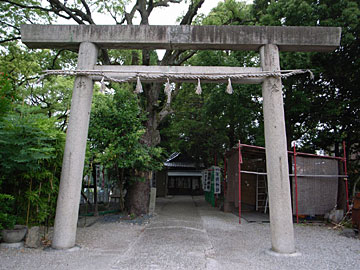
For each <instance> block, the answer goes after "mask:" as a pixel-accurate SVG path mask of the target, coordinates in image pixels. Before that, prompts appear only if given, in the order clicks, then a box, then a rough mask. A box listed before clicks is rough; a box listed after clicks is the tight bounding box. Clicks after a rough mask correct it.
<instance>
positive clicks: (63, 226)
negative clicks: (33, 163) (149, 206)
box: [52, 42, 98, 249]
mask: <svg viewBox="0 0 360 270" xmlns="http://www.w3.org/2000/svg"><path fill="white" fill-rule="evenodd" d="M97 55H98V49H97V47H96V45H95V44H93V43H90V42H82V43H81V44H80V47H79V55H78V65H77V70H90V69H92V68H93V67H94V65H95V64H96V60H97ZM93 87H94V83H93V80H92V79H91V78H89V77H86V76H77V77H76V78H75V82H74V91H73V95H72V100H71V108H70V118H69V124H68V129H67V133H66V142H65V151H64V157H63V165H62V171H61V180H60V188H59V195H58V201H57V207H56V216H55V227H54V237H53V241H52V247H53V248H55V249H68V248H72V247H74V246H75V240H76V227H77V221H78V211H79V202H80V193H81V184H82V178H83V169H84V161H85V151H86V141H87V135H88V130H89V120H90V110H91V102H92V95H93Z"/></svg>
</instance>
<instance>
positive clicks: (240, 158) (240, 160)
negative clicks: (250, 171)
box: [238, 140, 242, 224]
mask: <svg viewBox="0 0 360 270" xmlns="http://www.w3.org/2000/svg"><path fill="white" fill-rule="evenodd" d="M241 163H242V157H241V147H240V140H239V163H238V165H239V166H238V167H239V224H241Z"/></svg>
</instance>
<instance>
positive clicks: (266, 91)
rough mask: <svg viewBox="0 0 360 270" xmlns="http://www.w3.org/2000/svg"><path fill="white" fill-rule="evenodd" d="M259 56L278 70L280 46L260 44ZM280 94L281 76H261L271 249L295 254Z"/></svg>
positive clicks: (263, 63)
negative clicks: (262, 78) (262, 80)
mask: <svg viewBox="0 0 360 270" xmlns="http://www.w3.org/2000/svg"><path fill="white" fill-rule="evenodd" d="M260 56H261V67H262V69H263V71H280V59H279V49H278V47H277V46H276V45H273V44H267V45H264V46H262V47H261V48H260ZM282 94H283V92H282V83H281V78H280V77H268V78H266V79H265V80H264V82H263V84H262V96H263V110H264V126H265V144H266V169H267V176H268V194H269V207H270V228H271V243H272V251H274V252H275V253H278V254H294V253H295V244H294V228H293V221H292V211H291V198H290V183H289V168H288V154H287V143H286V132H285V117H284V105H283V96H282Z"/></svg>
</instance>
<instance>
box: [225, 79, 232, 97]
mask: <svg viewBox="0 0 360 270" xmlns="http://www.w3.org/2000/svg"><path fill="white" fill-rule="evenodd" d="M226 93H228V94H230V95H231V94H232V93H234V90H233V88H232V85H231V79H230V78H229V79H228V85H227V87H226Z"/></svg>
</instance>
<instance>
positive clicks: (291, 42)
mask: <svg viewBox="0 0 360 270" xmlns="http://www.w3.org/2000/svg"><path fill="white" fill-rule="evenodd" d="M340 34H341V29H340V28H335V27H276V26H274V27H271V26H269V27H268V26H97V25H66V26H65V25H23V26H22V27H21V36H22V42H23V43H25V44H26V45H27V46H28V47H29V48H49V49H59V48H62V49H64V48H65V49H72V50H78V51H79V54H78V65H77V70H78V71H81V70H86V71H91V70H93V71H99V72H104V73H106V72H107V74H110V72H111V74H117V75H115V76H118V77H119V78H121V77H126V76H128V75H129V74H130V75H132V76H135V77H136V74H139V73H141V72H150V71H152V72H155V73H156V72H157V73H161V72H163V73H166V72H168V73H175V74H176V73H182V74H194V73H196V72H197V73H199V74H205V75H206V74H213V73H214V71H216V72H217V73H221V74H224V75H226V74H234V73H239V74H240V73H254V72H279V71H280V61H279V51H303V52H305V51H306V52H309V51H318V52H330V51H333V50H334V49H336V48H337V47H338V46H339V45H340ZM100 48H103V49H171V50H187V49H193V50H254V51H260V56H261V68H233V67H231V68H230V67H221V68H220V67H155V66H154V67H135V68H134V67H131V66H128V67H126V66H116V67H115V66H97V65H96V61H97V53H98V49H100ZM114 72H115V73H114ZM116 72H117V73H116ZM119 74H120V75H119ZM121 74H122V75H121ZM124 74H127V75H124ZM95 79H101V77H100V78H99V77H98V78H96V76H83V75H79V76H77V77H76V79H75V83H74V91H73V96H72V101H71V113H70V119H69V124H68V130H67V136H66V144H65V152H64V157H63V166H62V172H61V180H60V190H59V196H58V201H57V208H56V218H55V228H54V238H53V243H52V247H53V248H55V249H68V248H71V247H73V246H74V245H75V239H76V226H77V219H78V208H79V201H80V190H81V184H82V177H83V167H84V159H85V148H86V140H87V134H88V125H89V116H90V109H91V102H92V93H93V81H94V80H95ZM162 81H163V80H162ZM233 81H234V82H236V83H262V96H263V111H264V126H265V141H266V165H267V176H268V181H269V185H268V193H269V206H270V227H271V239H272V251H273V252H275V253H276V254H280V255H286V256H289V255H293V254H295V253H296V250H295V244H294V231H293V221H292V211H291V199H290V183H289V171H288V162H287V143H286V133H285V120H284V107H283V96H282V83H281V78H280V77H279V76H274V77H262V78H258V77H257V78H244V79H238V80H233Z"/></svg>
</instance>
